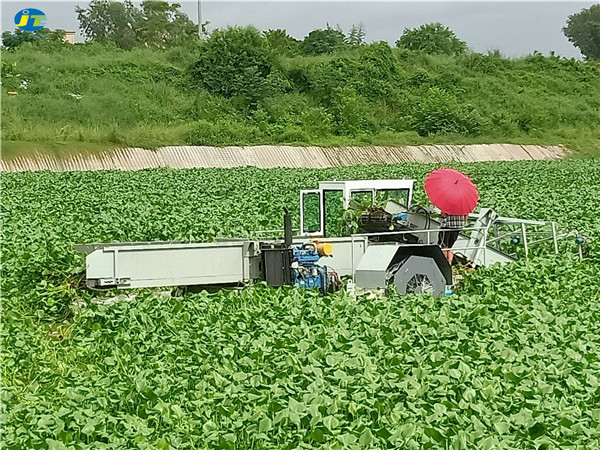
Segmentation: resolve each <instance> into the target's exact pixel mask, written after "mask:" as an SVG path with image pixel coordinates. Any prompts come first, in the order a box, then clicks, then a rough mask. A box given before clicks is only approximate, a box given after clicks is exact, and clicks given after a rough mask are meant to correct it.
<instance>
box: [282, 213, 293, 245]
mask: <svg viewBox="0 0 600 450" xmlns="http://www.w3.org/2000/svg"><path fill="white" fill-rule="evenodd" d="M283 211H284V213H285V214H284V215H283V241H284V242H285V245H286V247H289V246H290V245H292V216H290V212H289V211H288V209H287V208H283Z"/></svg>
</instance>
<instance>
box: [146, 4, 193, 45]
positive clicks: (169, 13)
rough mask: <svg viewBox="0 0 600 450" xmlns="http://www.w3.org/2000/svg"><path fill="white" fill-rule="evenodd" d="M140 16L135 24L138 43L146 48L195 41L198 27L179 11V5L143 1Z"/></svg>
mask: <svg viewBox="0 0 600 450" xmlns="http://www.w3.org/2000/svg"><path fill="white" fill-rule="evenodd" d="M141 7H142V14H141V20H140V23H139V24H136V25H137V26H136V29H135V33H136V37H137V40H138V42H140V43H143V44H145V45H148V46H155V47H160V48H164V47H167V46H169V45H172V44H181V43H185V42H187V41H190V40H193V39H196V37H197V35H198V26H197V25H196V24H195V23H194V22H192V21H191V20H190V19H189V18H188V16H187V15H186V14H184V13H182V12H181V11H179V8H181V5H180V4H178V3H173V4H172V5H170V4H169V3H168V2H163V1H156V0H152V1H144V2H142V4H141Z"/></svg>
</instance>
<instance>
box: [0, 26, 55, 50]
mask: <svg viewBox="0 0 600 450" xmlns="http://www.w3.org/2000/svg"><path fill="white" fill-rule="evenodd" d="M64 37H65V31H64V30H54V31H50V30H49V29H48V28H42V29H40V30H37V31H24V30H19V29H17V30H15V31H14V32H10V31H5V32H4V33H2V45H3V46H4V47H6V48H7V49H9V50H10V49H15V48H17V47H20V46H21V45H23V44H24V43H25V42H32V43H34V44H42V43H47V42H53V43H58V44H62V43H64Z"/></svg>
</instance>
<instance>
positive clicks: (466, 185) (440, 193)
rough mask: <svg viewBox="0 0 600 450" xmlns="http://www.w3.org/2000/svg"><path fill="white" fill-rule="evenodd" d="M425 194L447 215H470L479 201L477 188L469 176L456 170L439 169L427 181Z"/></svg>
mask: <svg viewBox="0 0 600 450" xmlns="http://www.w3.org/2000/svg"><path fill="white" fill-rule="evenodd" d="M425 192H427V196H428V197H429V199H430V200H431V203H433V204H434V205H435V206H437V207H438V208H440V209H441V210H442V212H445V213H446V214H452V215H456V216H462V215H466V214H469V213H470V212H471V211H473V209H474V208H475V205H477V202H478V201H479V194H478V193H477V187H476V186H475V185H474V184H473V182H472V181H471V180H470V178H469V177H468V176H466V175H465V174H464V173H462V172H459V171H458V170H454V169H437V170H434V171H433V172H431V173H430V174H429V175H428V176H427V179H426V180H425Z"/></svg>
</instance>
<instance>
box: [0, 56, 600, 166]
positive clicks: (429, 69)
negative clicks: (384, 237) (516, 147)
mask: <svg viewBox="0 0 600 450" xmlns="http://www.w3.org/2000/svg"><path fill="white" fill-rule="evenodd" d="M384 50H385V49H384ZM198 52H199V49H198V48H191V49H189V48H175V49H171V50H168V51H162V52H161V51H155V50H151V49H135V50H133V51H122V50H117V49H116V48H113V47H104V46H100V45H88V44H78V45H75V46H69V45H64V46H61V47H58V48H43V47H35V46H32V45H24V46H22V47H21V48H19V49H17V50H15V51H14V52H11V51H5V52H3V55H2V75H3V85H2V119H3V120H2V157H3V158H11V157H14V156H15V155H19V154H28V153H31V152H35V151H40V152H51V153H63V152H73V151H75V152H82V151H84V152H88V151H102V150H107V149H110V148H114V147H120V146H138V147H147V148H155V147H157V146H161V145H185V144H188V145H190V144H194V145H196V144H197V145H203V144H204V145H231V144H245V145H252V144H300V145H302V144H313V145H323V146H336V145H348V144H353V145H369V144H380V145H409V144H423V143H445V144H453V143H456V144H467V143H493V142H507V143H519V144H548V145H555V144H563V145H566V146H568V147H570V148H573V149H575V150H579V151H580V152H582V153H584V154H598V152H599V151H600V143H599V142H600V139H599V137H600V132H599V128H598V124H599V123H600V67H599V66H598V65H597V64H596V65H594V64H592V63H586V62H580V61H575V60H564V59H559V58H555V57H544V56H541V55H532V56H528V57H525V58H521V59H507V58H503V57H501V56H500V55H499V54H489V55H482V54H469V55H465V56H461V57H446V56H435V57H434V56H429V55H424V54H420V53H414V52H407V51H403V50H398V49H392V50H391V52H389V51H388V52H387V53H386V51H381V48H376V44H375V45H372V46H363V47H360V48H355V49H353V50H346V51H344V52H342V53H337V54H333V55H329V56H320V57H300V56H299V57H294V58H285V57H282V56H275V57H274V58H275V59H274V65H273V67H274V68H275V70H276V71H277V73H278V76H279V79H280V83H281V89H280V90H279V91H278V92H277V93H275V94H271V95H269V96H265V97H262V98H261V99H260V100H259V101H258V104H254V105H251V106H247V105H244V104H243V102H241V101H240V99H237V98H235V97H234V98H223V97H219V96H215V95H211V94H210V93H208V92H207V91H205V90H203V89H202V88H200V87H198V84H197V83H195V82H194V80H193V79H192V77H191V76H190V71H189V68H190V66H191V65H192V64H193V63H194V62H195V61H196V59H197V55H198ZM390 54H391V55H392V56H393V57H392V58H389V55H390ZM23 79H26V80H28V88H27V89H26V90H25V89H21V88H19V87H18V86H19V84H20V83H21V80H23ZM9 90H16V91H17V92H18V95H8V94H7V92H8V91H9ZM71 94H73V95H71ZM76 96H81V97H80V99H77V98H76Z"/></svg>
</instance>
